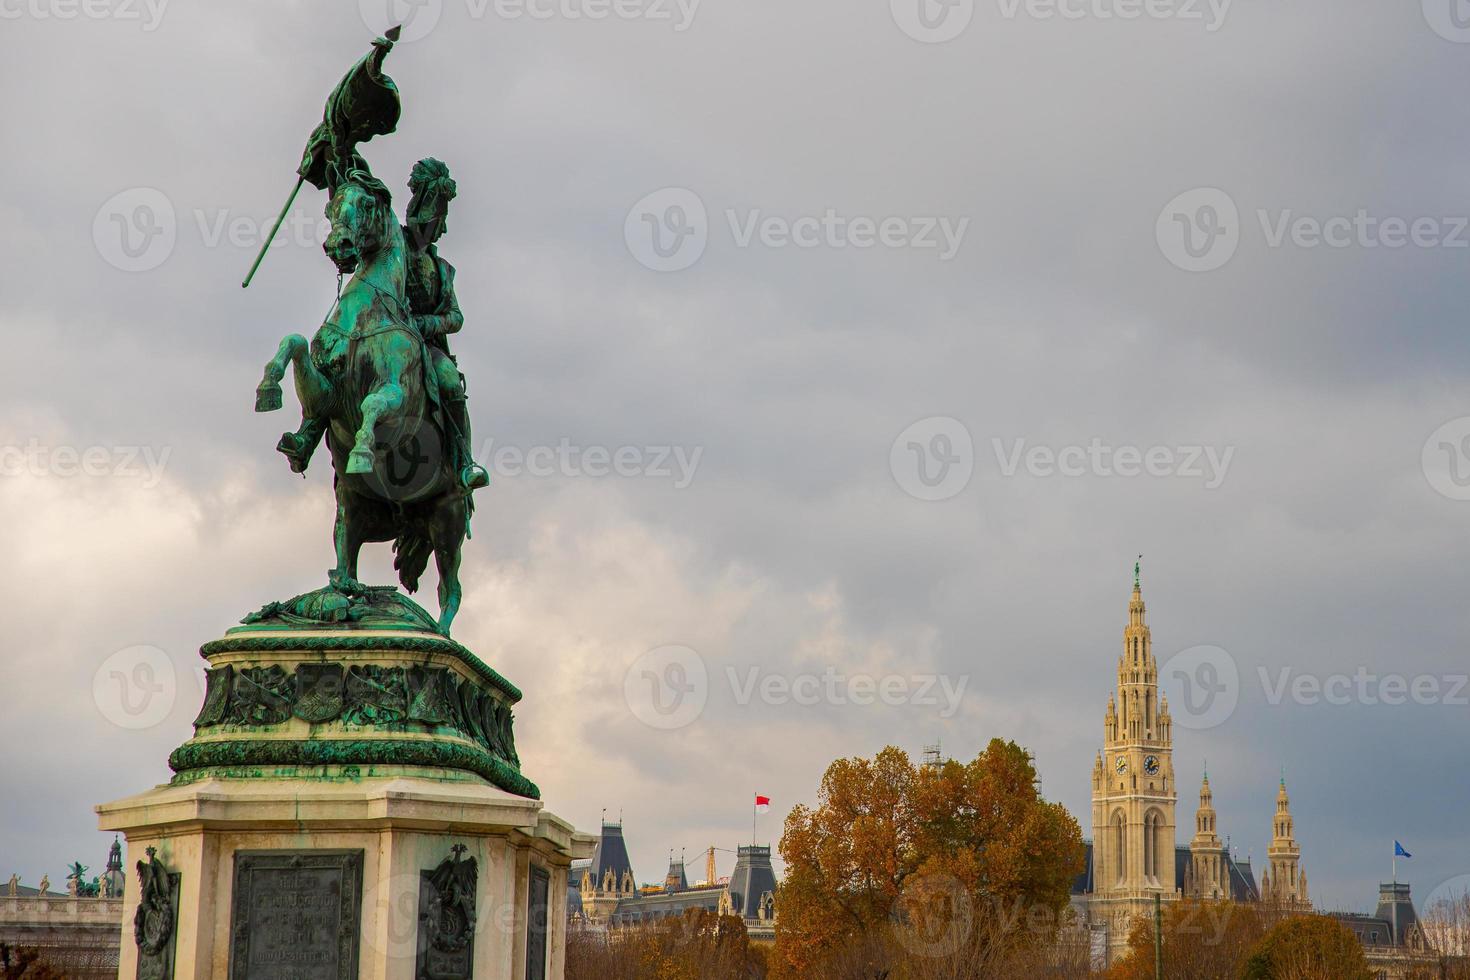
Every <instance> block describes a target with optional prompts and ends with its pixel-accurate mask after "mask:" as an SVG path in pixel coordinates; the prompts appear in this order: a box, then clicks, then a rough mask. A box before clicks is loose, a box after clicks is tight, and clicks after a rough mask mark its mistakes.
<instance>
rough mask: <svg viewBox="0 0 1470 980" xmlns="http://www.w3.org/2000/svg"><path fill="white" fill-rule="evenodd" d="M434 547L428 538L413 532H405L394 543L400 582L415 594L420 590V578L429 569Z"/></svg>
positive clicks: (395, 566) (394, 555)
mask: <svg viewBox="0 0 1470 980" xmlns="http://www.w3.org/2000/svg"><path fill="white" fill-rule="evenodd" d="M433 553H434V546H433V544H432V543H430V541H429V539H428V537H427V536H426V535H423V534H418V533H416V532H413V531H404V532H403V533H401V534H400V535H399V536H398V539H397V540H396V541H394V542H393V567H394V568H395V569H397V570H398V581H400V582H402V583H403V587H404V588H405V589H407V590H408V591H409V594H410V595H411V594H413V593H415V592H417V591H418V589H419V576H421V575H423V574H424V569H425V568H428V567H429V556H430V555H431V554H433Z"/></svg>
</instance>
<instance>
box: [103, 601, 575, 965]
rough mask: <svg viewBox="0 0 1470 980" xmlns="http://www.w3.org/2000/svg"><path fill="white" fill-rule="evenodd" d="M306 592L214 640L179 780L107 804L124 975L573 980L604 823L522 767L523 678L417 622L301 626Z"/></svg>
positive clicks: (363, 617)
mask: <svg viewBox="0 0 1470 980" xmlns="http://www.w3.org/2000/svg"><path fill="white" fill-rule="evenodd" d="M306 598H308V597H298V598H297V599H296V600H292V603H295V604H296V605H292V604H272V606H268V607H266V609H265V610H262V611H261V613H259V614H256V617H258V618H256V619H254V620H253V621H251V624H250V625H247V626H245V627H239V628H237V629H235V630H231V631H230V632H229V633H228V634H226V636H225V637H224V638H223V639H220V640H216V641H214V642H212V643H208V644H206V645H205V646H204V648H203V650H202V651H201V653H202V654H203V656H204V657H205V659H206V660H208V662H209V665H210V666H209V670H208V674H207V677H208V682H207V687H206V692H205V699H204V706H203V708H202V709H201V711H200V713H199V717H198V718H197V719H196V720H195V723H194V724H195V735H194V737H193V738H191V739H190V740H189V741H187V742H185V743H184V744H183V745H182V746H180V747H179V748H178V749H176V750H175V751H174V753H173V754H172V755H171V756H170V758H169V764H170V766H171V767H172V768H173V769H174V771H175V775H174V778H173V780H172V781H171V782H170V783H168V784H166V785H163V786H159V787H156V788H154V789H152V790H149V791H147V792H145V793H141V794H139V795H137V796H133V797H129V798H127V799H124V800H119V801H117V802H114V803H107V804H103V805H102V806H99V807H98V808H97V810H98V814H99V822H100V825H101V827H102V829H104V830H112V831H119V832H122V833H123V834H125V835H126V838H127V846H128V852H129V855H130V860H133V859H136V860H137V862H138V865H137V866H138V873H139V887H136V888H129V889H128V891H127V893H126V902H125V908H124V936H123V944H122V956H121V968H120V972H119V977H121V978H127V980H132V978H134V977H138V978H167V977H175V978H189V980H206V978H229V980H264V978H288V977H289V978H300V980H318V978H320V980H357V978H359V977H362V978H368V977H371V978H382V980H419V978H428V980H449V978H470V977H474V978H479V980H486V978H506V980H509V978H515V980H521V978H527V980H542V978H553V980H559V978H561V977H562V975H563V970H564V959H565V939H566V918H567V917H566V901H567V898H566V888H567V868H568V867H569V866H570V864H571V862H572V861H573V860H575V859H577V858H581V857H586V856H589V855H590V854H591V852H592V849H593V846H594V844H595V839H594V838H593V837H591V836H590V835H583V834H578V833H576V832H575V831H574V830H573V828H572V827H571V825H570V824H568V823H566V822H565V821H563V820H561V819H559V818H557V817H555V816H553V815H551V814H550V813H548V812H547V811H546V810H545V808H544V806H543V804H542V803H541V801H540V799H539V791H538V790H537V788H536V786H535V784H534V783H532V782H531V781H530V780H529V779H527V778H526V777H525V776H524V775H523V774H522V773H521V771H520V762H519V759H518V757H517V755H516V751H515V742H514V733H513V724H512V717H513V716H512V711H511V708H512V706H513V705H514V704H515V703H516V702H517V701H518V700H519V699H520V692H519V691H518V690H516V688H515V687H514V686H512V685H511V684H510V683H509V682H508V681H506V680H505V679H504V678H502V677H501V676H500V675H499V674H497V673H496V672H495V671H494V670H492V669H491V668H489V667H488V666H486V665H485V664H483V663H482V662H480V661H479V660H478V659H477V658H476V657H475V656H474V655H473V654H471V653H470V652H469V651H468V650H467V649H465V648H464V647H463V646H461V645H460V644H458V643H455V642H454V641H453V640H450V639H448V638H447V637H443V636H440V635H438V634H436V633H433V632H430V631H429V630H428V629H425V628H423V627H422V625H421V624H420V623H418V622H412V621H408V620H406V619H405V618H404V617H396V618H392V617H390V618H389V620H390V621H388V622H384V621H383V620H384V617H383V616H381V615H380V616H377V617H376V618H375V617H374V616H372V615H369V614H368V613H369V612H371V610H368V612H364V609H361V608H360V609H358V610H357V613H356V614H355V615H351V614H344V618H343V619H342V620H340V621H337V622H331V621H326V622H322V621H321V620H322V618H323V613H322V611H321V609H319V608H317V605H312V604H308V606H310V609H309V612H310V614H311V618H310V620H309V621H303V619H302V617H301V616H299V615H296V614H297V613H299V612H301V610H302V608H303V607H302V605H301V602H302V600H303V599H306ZM377 598H378V599H379V600H381V599H382V598H383V597H382V596H378V597H377ZM396 601H399V602H403V603H406V602H407V600H404V599H402V597H401V596H400V597H398V599H397V600H396ZM379 605H381V603H379ZM409 605H412V604H411V603H410V604H409ZM378 611H379V612H381V609H379V610H378ZM267 613H270V615H264V614H267ZM332 614H333V613H332V612H331V611H330V610H329V611H328V613H327V614H326V615H327V616H328V617H329V616H330V615H332Z"/></svg>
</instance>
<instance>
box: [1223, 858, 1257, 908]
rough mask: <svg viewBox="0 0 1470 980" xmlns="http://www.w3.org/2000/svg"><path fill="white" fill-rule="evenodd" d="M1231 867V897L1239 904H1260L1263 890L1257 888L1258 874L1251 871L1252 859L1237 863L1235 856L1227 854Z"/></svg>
mask: <svg viewBox="0 0 1470 980" xmlns="http://www.w3.org/2000/svg"><path fill="white" fill-rule="evenodd" d="M1226 860H1227V862H1228V863H1229V865H1230V897H1231V898H1232V899H1234V900H1235V901H1237V902H1259V901H1260V900H1261V890H1260V889H1259V888H1257V887H1256V874H1255V872H1254V871H1252V870H1251V859H1250V858H1246V859H1245V860H1244V861H1237V860H1236V859H1235V855H1233V854H1229V853H1227V854H1226Z"/></svg>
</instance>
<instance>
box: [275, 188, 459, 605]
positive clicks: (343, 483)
mask: <svg viewBox="0 0 1470 980" xmlns="http://www.w3.org/2000/svg"><path fill="white" fill-rule="evenodd" d="M327 218H328V219H329V220H330V221H331V225H332V230H331V233H330V234H329V235H328V236H327V240H326V243H325V244H324V245H323V249H324V250H325V251H326V253H327V256H328V257H329V258H330V259H331V260H332V262H333V264H334V265H336V266H337V270H338V271H339V272H341V273H342V274H343V275H346V274H348V273H351V274H352V278H351V279H350V280H349V281H348V282H347V285H346V287H345V288H344V289H343V290H342V292H341V295H340V296H339V297H338V300H337V303H336V305H335V306H334V307H333V308H332V312H331V313H330V314H328V316H327V319H326V321H325V322H323V323H322V325H321V327H320V328H319V329H318V330H317V332H316V336H315V337H313V338H312V340H311V342H310V343H308V342H307V340H306V338H305V337H303V336H301V335H300V334H291V335H290V336H288V337H286V338H285V339H284V340H282V341H281V345H280V349H279V350H277V351H276V356H275V357H273V358H272V359H271V360H270V361H269V362H268V363H267V364H266V366H265V376H264V378H262V380H261V382H260V386H259V387H258V388H256V393H255V410H256V411H257V412H270V411H275V410H276V409H278V408H280V407H281V379H282V378H284V377H285V374H286V365H287V364H288V363H289V364H290V365H291V366H292V368H293V373H294V375H295V381H296V394H297V397H298V398H300V400H301V408H302V412H303V414H304V415H306V416H307V417H310V418H325V419H327V420H328V422H329V425H328V427H327V445H328V448H329V449H330V450H331V453H332V468H333V470H334V472H335V480H334V486H335V489H336V495H337V519H336V522H335V526H334V533H333V539H334V543H335V545H336V553H337V566H336V568H334V569H333V570H332V571H331V573H330V579H331V583H332V584H333V585H334V586H337V587H339V588H356V587H358V582H357V555H358V551H359V549H360V548H361V547H362V545H363V543H364V542H367V541H392V542H393V550H394V552H395V554H396V557H395V558H394V562H393V565H394V567H395V568H396V569H397V570H398V579H399V581H400V582H401V583H402V584H403V587H404V588H405V589H407V590H408V591H409V592H415V591H417V589H418V584H419V576H420V575H421V574H422V573H423V570H424V568H425V567H426V566H427V564H428V558H429V553H430V552H431V551H432V553H433V555H434V559H435V563H436V564H437V566H438V570H439V629H440V631H441V632H443V633H445V634H448V633H449V627H450V624H451V623H452V622H453V620H454V616H455V613H456V612H458V611H459V602H460V595H461V591H460V584H459V561H460V548H461V546H462V545H463V543H464V537H465V532H466V528H467V519H468V514H469V510H470V503H469V499H468V494H467V492H466V491H465V490H464V488H463V487H462V486H461V485H460V482H459V480H458V476H457V474H455V473H454V472H453V470H452V467H451V465H450V459H449V454H448V453H447V452H446V451H445V447H446V446H447V442H446V440H445V439H444V436H443V432H444V423H443V414H442V411H441V410H440V409H439V407H438V404H437V397H436V394H437V390H436V389H435V388H434V386H433V380H432V379H431V378H429V377H427V376H426V355H425V349H424V341H423V338H422V337H421V336H419V333H418V331H417V330H416V329H415V328H414V326H413V321H412V318H411V317H410V315H409V309H408V302H407V298H406V282H407V248H406V245H405V243H404V238H403V229H402V227H401V226H400V225H399V224H398V219H397V217H396V216H395V215H394V214H393V209H392V206H391V204H390V201H389V195H388V191H387V189H386V188H385V187H384V186H383V185H382V184H381V183H380V182H379V181H378V180H377V179H376V178H374V177H373V176H372V175H371V174H368V173H366V172H364V171H358V170H354V171H351V172H349V173H348V175H347V178H346V180H344V181H343V182H342V183H341V184H340V185H339V186H338V187H337V189H336V191H335V193H334V194H333V195H332V199H331V201H330V202H329V203H328V204H327ZM380 450H381V451H380Z"/></svg>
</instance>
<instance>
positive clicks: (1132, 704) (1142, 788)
mask: <svg viewBox="0 0 1470 980" xmlns="http://www.w3.org/2000/svg"><path fill="white" fill-rule="evenodd" d="M1138 575H1139V572H1138V566H1137V565H1135V566H1134V567H1133V597H1132V599H1130V600H1129V603H1128V625H1127V626H1126V627H1125V628H1124V630H1123V655H1122V656H1121V657H1119V658H1118V691H1117V695H1116V698H1115V697H1114V696H1113V695H1109V696H1108V710H1107V714H1106V716H1105V717H1104V720H1103V751H1102V752H1101V753H1100V754H1099V755H1098V757H1097V761H1096V762H1095V763H1094V765H1093V770H1092V882H1093V895H1092V898H1091V901H1090V903H1089V905H1090V910H1091V912H1092V915H1093V917H1094V919H1096V920H1101V921H1106V922H1108V923H1109V927H1110V928H1109V942H1110V944H1121V943H1125V942H1126V941H1127V937H1128V927H1129V922H1130V920H1131V919H1132V918H1133V917H1134V916H1141V915H1152V913H1153V903H1154V896H1155V895H1158V896H1160V897H1162V899H1163V900H1164V901H1166V902H1167V901H1172V900H1174V899H1175V898H1176V897H1177V892H1176V891H1175V877H1174V807H1175V803H1176V801H1177V798H1178V796H1177V793H1176V791H1175V785H1174V761H1173V737H1172V732H1171V727H1172V725H1171V722H1170V720H1169V704H1168V702H1167V701H1166V700H1164V699H1163V697H1162V696H1161V695H1160V694H1159V677H1158V674H1159V667H1158V663H1157V662H1156V661H1155V660H1154V654H1153V640H1152V638H1151V637H1150V635H1149V629H1148V625H1147V623H1145V621H1144V607H1143V592H1142V589H1141V588H1140V587H1139V578H1138Z"/></svg>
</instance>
